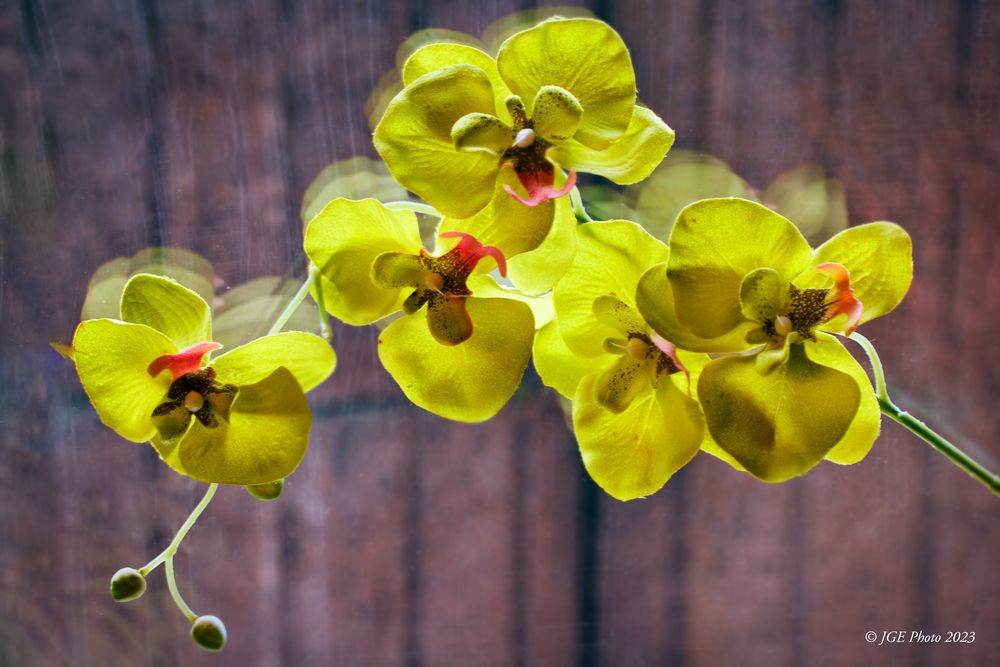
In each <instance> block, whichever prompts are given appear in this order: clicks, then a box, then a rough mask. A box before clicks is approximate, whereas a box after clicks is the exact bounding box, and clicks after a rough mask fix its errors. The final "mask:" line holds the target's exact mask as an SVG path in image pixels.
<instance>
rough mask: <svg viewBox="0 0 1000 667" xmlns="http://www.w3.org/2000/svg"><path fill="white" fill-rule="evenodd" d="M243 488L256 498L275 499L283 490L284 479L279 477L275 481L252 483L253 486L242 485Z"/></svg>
mask: <svg viewBox="0 0 1000 667" xmlns="http://www.w3.org/2000/svg"><path fill="white" fill-rule="evenodd" d="M243 488H244V489H246V490H247V493H249V494H250V495H251V496H253V497H254V498H256V499H257V500H267V501H271V500H277V499H278V496H280V495H281V492H282V491H284V490H285V480H283V479H279V480H278V481H277V482H268V483H267V484H254V485H253V486H244V487H243Z"/></svg>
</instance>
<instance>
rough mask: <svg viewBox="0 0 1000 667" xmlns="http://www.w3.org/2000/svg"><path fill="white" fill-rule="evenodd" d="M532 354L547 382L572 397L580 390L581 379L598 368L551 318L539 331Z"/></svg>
mask: <svg viewBox="0 0 1000 667" xmlns="http://www.w3.org/2000/svg"><path fill="white" fill-rule="evenodd" d="M531 358H532V360H533V362H534V364H535V371H537V372H538V376H539V377H540V378H541V379H542V382H543V383H544V384H545V386H547V387H552V388H553V389H555V390H556V391H558V392H559V393H560V394H562V395H563V396H565V397H566V398H569V399H572V398H573V396H574V395H575V394H576V388H577V386H578V385H579V384H580V380H582V379H583V377H584V376H585V375H587V374H588V373H591V372H593V369H594V363H593V360H591V359H587V358H585V357H581V356H579V355H577V354H574V353H573V351H572V350H570V349H569V348H568V347H566V343H565V342H564V341H563V339H562V336H560V335H559V327H558V325H557V323H556V322H549V323H548V324H546V325H545V326H544V327H542V328H541V329H539V330H538V333H536V334H535V343H534V347H533V348H532V355H531Z"/></svg>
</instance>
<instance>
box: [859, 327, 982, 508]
mask: <svg viewBox="0 0 1000 667" xmlns="http://www.w3.org/2000/svg"><path fill="white" fill-rule="evenodd" d="M849 338H850V339H851V340H853V341H855V342H856V343H857V344H858V345H860V346H861V347H862V349H864V351H865V354H867V355H868V359H869V360H870V361H871V364H872V372H873V373H874V375H875V395H876V397H877V398H878V405H879V409H881V410H882V414H884V415H886V416H888V417H889V418H890V419H892V420H893V421H895V422H896V423H898V424H900V425H901V426H903V427H905V428H906V429H907V430H909V431H910V432H911V433H913V434H914V435H916V436H917V437H919V438H921V439H922V440H923V441H924V442H926V443H927V444H929V445H930V446H931V447H933V448H934V449H936V450H938V451H939V452H941V453H942V454H944V455H945V456H947V457H948V459H949V460H950V461H951V462H952V463H954V464H955V465H957V466H958V467H959V468H961V469H962V470H964V471H965V472H967V473H969V474H970V475H972V476H973V477H974V478H976V480H978V481H979V482H980V483H981V484H983V485H984V486H985V487H986V488H988V489H989V490H990V491H992V492H993V493H995V494H997V495H1000V477H998V476H997V475H994V474H993V473H991V472H990V471H988V470H987V469H986V468H984V467H983V466H981V465H980V464H978V463H976V462H975V461H974V460H972V458H971V457H970V456H969V455H968V454H966V453H965V452H963V451H962V450H961V449H959V448H958V447H956V446H955V445H953V444H952V443H950V442H949V441H948V440H946V439H945V438H944V437H942V436H941V435H940V434H939V433H937V432H936V431H934V430H933V429H931V428H930V427H928V426H927V424H925V423H923V422H922V421H920V420H919V419H917V418H916V417H914V416H913V415H911V414H910V413H908V412H906V411H905V410H903V409H901V408H900V407H899V406H897V405H896V404H895V403H893V402H892V399H891V398H889V389H888V387H887V386H886V383H885V371H884V370H883V369H882V361H881V359H879V356H878V352H876V351H875V346H874V345H872V343H871V341H870V340H868V339H867V338H865V337H864V336H862V335H861V334H859V333H858V332H856V331H855V332H854V333H852V334H851V335H850V336H849Z"/></svg>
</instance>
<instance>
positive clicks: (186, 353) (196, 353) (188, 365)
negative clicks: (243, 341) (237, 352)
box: [146, 342, 222, 380]
mask: <svg viewBox="0 0 1000 667" xmlns="http://www.w3.org/2000/svg"><path fill="white" fill-rule="evenodd" d="M221 347H222V344H221V343H212V342H206V343H197V344H195V345H192V346H191V347H188V348H186V349H184V350H181V351H180V352H177V353H176V354H165V355H163V356H161V357H157V358H156V359H153V361H152V363H150V364H149V367H148V368H147V369H146V371H147V372H148V373H149V374H150V375H151V376H153V377H154V378H155V377H156V376H157V375H159V374H160V373H162V372H163V371H164V370H166V369H169V370H170V374H171V376H172V377H171V379H172V380H176V379H177V378H179V377H181V376H182V375H186V374H188V373H197V372H198V371H200V370H201V360H202V358H203V357H204V356H205V355H206V354H208V353H209V352H212V351H213V350H218V349H219V348H221Z"/></svg>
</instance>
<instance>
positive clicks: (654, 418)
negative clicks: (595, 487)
mask: <svg viewBox="0 0 1000 667" xmlns="http://www.w3.org/2000/svg"><path fill="white" fill-rule="evenodd" d="M596 378H597V374H596V373H594V374H591V375H588V376H586V377H585V378H583V380H582V381H581V382H580V384H579V387H578V388H577V392H576V398H575V399H574V401H573V428H574V431H575V432H576V438H577V442H578V443H579V446H580V454H581V456H582V457H583V463H584V465H585V466H586V468H587V472H588V473H589V474H590V476H591V477H592V478H593V479H594V481H595V482H597V483H598V484H599V485H600V486H601V488H602V489H604V490H605V491H606V492H607V493H608V494H609V495H611V496H612V497H614V498H617V499H618V500H632V499H634V498H642V497H644V496H648V495H651V494H653V493H655V492H656V491H657V490H659V489H660V488H661V487H662V486H663V485H664V484H665V483H666V482H667V480H669V479H670V477H671V476H672V475H673V474H674V473H675V472H677V471H678V470H679V469H680V468H682V467H683V466H684V465H685V464H687V462H688V461H690V460H691V458H692V457H693V456H694V455H695V454H696V453H697V452H698V449H699V445H700V444H701V442H702V434H703V433H704V430H705V428H704V418H703V417H702V415H701V411H700V410H699V409H698V404H697V403H696V402H695V401H693V400H691V399H690V398H688V397H687V396H686V395H685V393H684V392H682V391H680V390H679V389H678V388H677V387H676V386H675V385H674V383H673V382H670V381H665V382H662V383H661V384H660V387H659V389H657V390H656V391H646V392H644V393H643V394H642V395H641V396H640V397H639V398H637V399H636V400H634V401H633V402H632V404H631V405H630V406H629V407H628V409H626V410H624V411H622V412H620V413H614V412H611V411H609V410H607V409H605V408H604V407H603V406H602V405H601V404H600V403H598V402H597V401H596V400H595V399H594V398H593V396H594V391H595V384H596V382H597V379H596Z"/></svg>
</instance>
